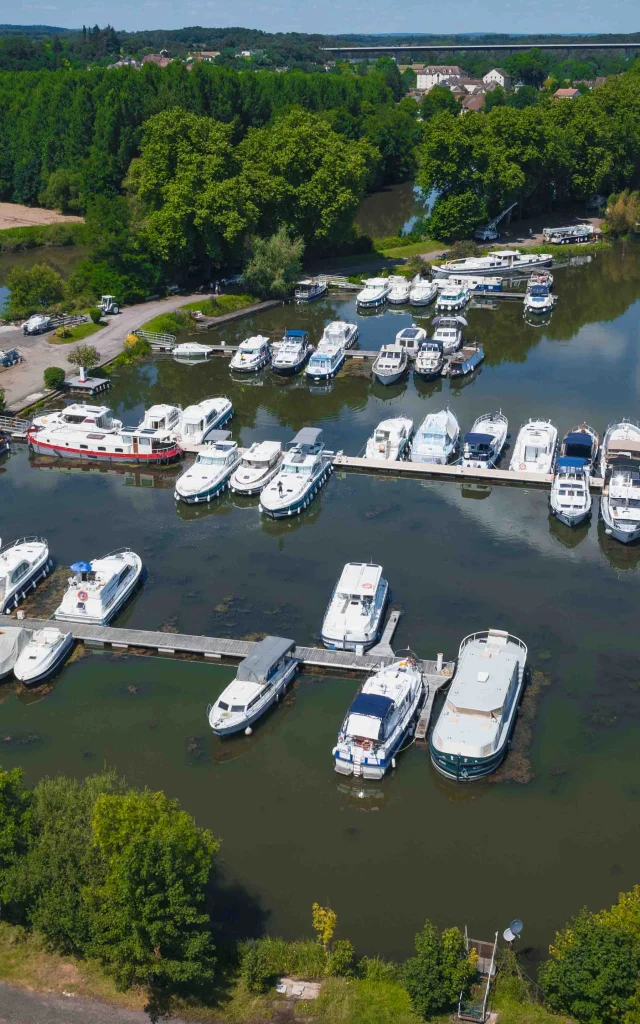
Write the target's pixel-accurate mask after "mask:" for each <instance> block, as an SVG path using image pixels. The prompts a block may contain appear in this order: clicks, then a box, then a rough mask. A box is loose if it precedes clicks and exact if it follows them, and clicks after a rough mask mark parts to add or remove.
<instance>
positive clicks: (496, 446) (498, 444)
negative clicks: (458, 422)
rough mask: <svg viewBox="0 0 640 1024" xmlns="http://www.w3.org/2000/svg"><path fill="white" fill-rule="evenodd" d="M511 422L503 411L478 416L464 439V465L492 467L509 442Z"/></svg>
mask: <svg viewBox="0 0 640 1024" xmlns="http://www.w3.org/2000/svg"><path fill="white" fill-rule="evenodd" d="M508 431H509V424H508V422H507V417H506V416H504V415H503V414H502V413H501V412H499V411H498V412H490V413H486V414H485V415H484V416H478V419H477V420H476V421H475V423H474V424H473V427H472V428H471V432H470V433H469V434H465V435H464V438H463V440H462V459H461V463H462V465H463V466H465V467H467V468H469V469H491V467H492V466H495V464H496V462H497V461H498V459H499V458H500V455H501V454H502V449H503V448H504V446H505V444H506V443H507V433H508Z"/></svg>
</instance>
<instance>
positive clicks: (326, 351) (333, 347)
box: [311, 338, 342, 359]
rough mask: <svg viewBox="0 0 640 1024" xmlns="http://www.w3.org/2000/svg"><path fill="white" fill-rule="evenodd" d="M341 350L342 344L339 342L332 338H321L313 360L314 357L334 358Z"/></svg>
mask: <svg viewBox="0 0 640 1024" xmlns="http://www.w3.org/2000/svg"><path fill="white" fill-rule="evenodd" d="M341 349H342V344H341V342H340V341H339V340H338V341H333V340H332V339H331V338H321V339H320V341H319V342H318V347H317V348H316V350H315V352H314V353H313V355H312V356H311V358H312V359H313V358H314V356H334V355H335V354H336V353H337V352H340V350H341Z"/></svg>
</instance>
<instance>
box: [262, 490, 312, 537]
mask: <svg viewBox="0 0 640 1024" xmlns="http://www.w3.org/2000/svg"><path fill="white" fill-rule="evenodd" d="M324 493H325V488H324V487H323V488H322V489H321V490H320V491H319V492H318V494H317V495H316V497H315V498H314V499H313V501H312V502H311V504H310V505H309V507H308V508H306V509H305V510H304V512H302V514H301V515H299V516H298V515H293V516H287V517H286V518H283V519H273V518H272V517H271V516H265V515H261V514H260V512H258V515H260V525H261V527H262V529H263V531H264V533H266V534H267V535H268V536H269V537H285V536H286V535H287V534H289V533H294V532H295V530H299V529H300V527H301V526H309V525H312V524H313V523H315V522H316V521H317V519H318V516H319V515H320V513H321V511H322V497H323V495H324Z"/></svg>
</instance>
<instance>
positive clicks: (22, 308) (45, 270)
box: [7, 263, 64, 317]
mask: <svg viewBox="0 0 640 1024" xmlns="http://www.w3.org/2000/svg"><path fill="white" fill-rule="evenodd" d="M7 284H8V286H9V302H8V313H9V316H13V317H18V316H30V314H32V313H39V312H40V311H41V310H43V309H49V308H50V307H51V306H53V305H55V303H56V302H59V301H60V300H61V299H62V296H63V294H64V283H63V280H62V277H61V276H60V274H59V273H58V272H57V271H56V270H54V269H53V267H50V266H48V265H47V264H46V263H34V265H33V266H32V267H20V266H16V267H13V269H12V270H11V271H10V272H9V276H8V278H7Z"/></svg>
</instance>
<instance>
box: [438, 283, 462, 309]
mask: <svg viewBox="0 0 640 1024" xmlns="http://www.w3.org/2000/svg"><path fill="white" fill-rule="evenodd" d="M470 299H471V292H470V291H469V289H468V287H467V286H466V285H464V284H454V283H453V282H452V281H445V282H444V284H443V285H442V286H441V287H440V289H439V295H438V298H437V299H436V310H437V311H438V313H456V312H457V311H458V310H460V309H464V307H465V306H466V305H467V303H468V302H469V301H470Z"/></svg>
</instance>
